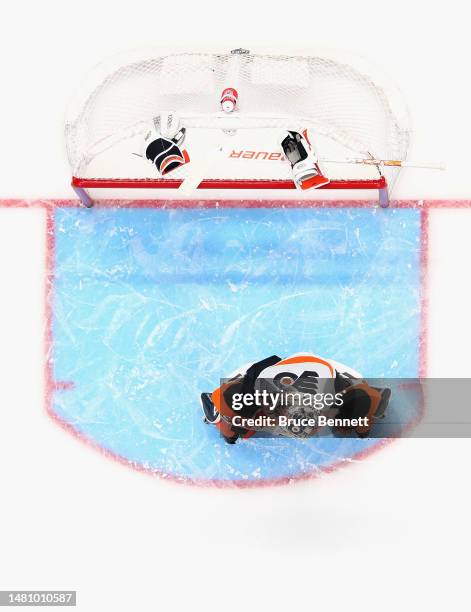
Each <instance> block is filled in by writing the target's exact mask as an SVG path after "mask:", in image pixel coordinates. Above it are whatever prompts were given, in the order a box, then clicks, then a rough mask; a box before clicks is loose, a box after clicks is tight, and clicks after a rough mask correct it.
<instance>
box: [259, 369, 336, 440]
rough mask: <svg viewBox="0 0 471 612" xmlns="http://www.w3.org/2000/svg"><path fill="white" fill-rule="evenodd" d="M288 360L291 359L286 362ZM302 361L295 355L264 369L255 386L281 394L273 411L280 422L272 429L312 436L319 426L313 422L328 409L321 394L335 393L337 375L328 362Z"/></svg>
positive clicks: (293, 435)
mask: <svg viewBox="0 0 471 612" xmlns="http://www.w3.org/2000/svg"><path fill="white" fill-rule="evenodd" d="M289 361H291V363H286V362H289ZM302 361H304V360H302ZM302 361H301V360H299V361H298V360H297V359H296V358H294V359H291V360H284V362H281V364H277V365H274V366H271V367H269V368H267V369H266V370H264V371H263V372H262V373H261V375H260V377H259V378H258V379H257V380H256V382H255V389H256V390H258V391H260V392H263V391H264V390H265V391H266V392H267V393H270V394H272V396H273V397H274V396H276V397H277V398H278V401H277V405H276V407H275V408H274V409H273V410H272V411H271V416H272V417H274V419H275V420H276V422H277V425H276V426H275V427H273V428H271V430H270V431H271V433H273V434H275V435H280V436H286V437H293V438H306V437H309V436H312V435H313V434H314V433H315V431H316V430H317V426H316V425H315V424H313V423H315V421H316V420H317V417H318V416H319V414H321V412H323V411H324V410H325V409H326V406H325V405H324V404H323V401H322V397H323V396H324V394H326V393H335V390H334V386H335V384H334V378H333V376H332V371H331V369H330V367H329V365H328V364H327V363H325V364H324V363H322V362H317V363H315V362H313V363H309V362H308V363H306V362H302ZM265 414H267V411H265Z"/></svg>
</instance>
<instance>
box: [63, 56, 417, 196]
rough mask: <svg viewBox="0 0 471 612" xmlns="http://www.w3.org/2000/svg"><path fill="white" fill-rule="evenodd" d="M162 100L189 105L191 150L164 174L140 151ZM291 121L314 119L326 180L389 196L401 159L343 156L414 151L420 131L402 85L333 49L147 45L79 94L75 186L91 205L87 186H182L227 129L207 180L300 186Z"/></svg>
mask: <svg viewBox="0 0 471 612" xmlns="http://www.w3.org/2000/svg"><path fill="white" fill-rule="evenodd" d="M226 87H233V88H235V89H237V91H238V93H239V100H238V105H237V110H236V111H234V112H233V113H230V114H227V113H224V112H222V110H221V107H220V95H221V92H222V90H223V89H224V88H226ZM163 111H173V112H175V113H177V114H178V115H179V117H180V119H181V124H182V126H183V127H185V128H186V136H185V148H186V149H187V150H188V153H189V156H190V163H188V164H187V165H185V166H182V167H181V168H178V169H177V170H175V171H174V172H171V173H169V174H168V175H166V176H164V177H162V176H159V175H158V172H157V170H156V168H155V167H154V166H153V165H152V164H151V163H149V162H148V161H147V160H145V159H144V158H143V157H142V147H143V142H144V138H145V135H146V133H148V132H149V129H150V127H151V126H152V124H153V120H154V117H156V116H158V115H159V113H160V112H163ZM286 129H291V130H297V131H301V130H307V133H308V134H309V139H310V140H311V142H312V144H313V145H314V146H315V149H316V151H317V154H318V156H319V158H320V160H321V162H320V163H321V167H322V169H323V172H324V174H326V175H327V176H328V177H329V178H330V179H331V183H330V184H329V185H327V186H326V188H331V189H332V188H345V189H379V190H380V193H382V194H383V199H384V194H386V198H387V186H388V185H389V186H391V184H392V183H393V182H394V180H395V178H396V176H397V172H398V169H387V170H386V171H384V170H382V169H381V168H380V167H379V166H375V165H365V164H354V163H344V162H347V160H351V159H352V158H354V159H358V158H360V159H369V158H375V159H399V160H405V159H406V156H407V151H408V146H409V139H410V129H409V123H408V115H407V110H406V108H405V106H404V104H403V101H402V98H401V96H400V95H399V94H398V93H397V92H396V90H394V89H393V88H391V87H390V86H389V85H387V84H385V83H383V82H381V79H378V78H374V77H372V76H371V73H370V72H367V71H365V70H363V69H362V68H358V67H354V66H353V65H351V64H350V63H347V62H344V61H339V60H338V59H334V58H332V57H330V56H327V55H322V56H320V55H319V56H309V57H303V56H287V55H280V56H277V55H263V54H253V53H249V52H246V51H244V50H235V51H232V52H230V53H222V54H214V53H171V54H168V55H164V54H161V55H158V54H152V53H151V54H149V55H142V54H140V55H137V56H134V57H128V59H126V60H122V59H118V60H117V61H114V62H112V63H111V64H110V63H109V64H104V65H102V66H101V67H99V68H97V69H96V70H95V72H94V73H93V74H92V75H91V76H90V78H89V80H88V82H87V83H85V84H84V85H83V87H82V88H81V90H80V94H79V96H78V97H76V98H75V100H74V101H73V102H72V104H71V107H70V109H69V113H68V118H67V122H66V140H67V150H68V157H69V161H70V165H71V169H72V175H73V179H72V185H73V186H74V188H75V189H76V191H77V192H78V193H79V195H80V197H81V198H82V200H83V201H84V202H85V203H86V204H90V203H91V200H90V198H88V196H87V194H86V192H85V191H84V190H85V189H87V188H113V187H118V188H123V187H126V188H178V187H180V185H181V184H182V182H183V181H184V179H185V178H186V176H188V173H189V172H191V169H192V167H194V165H195V160H201V159H205V158H209V157H211V155H212V151H214V150H215V149H217V148H218V147H219V148H220V143H221V138H224V142H225V143H226V145H225V149H224V151H223V153H222V154H221V153H219V154H218V155H217V156H216V157H214V160H213V161H210V162H208V163H207V174H206V175H204V178H202V181H201V183H200V184H199V186H200V188H208V189H212V188H221V189H226V188H231V189H247V188H249V189H294V187H295V186H294V183H293V181H292V176H291V169H290V165H289V163H288V162H287V161H286V160H285V159H284V158H283V155H282V151H281V148H280V133H281V132H282V130H286ZM227 143H229V144H228V145H227ZM192 164H193V166H192ZM309 195H310V196H312V192H311V191H310V192H309ZM87 198H88V200H89V201H85V200H87ZM383 203H384V202H383Z"/></svg>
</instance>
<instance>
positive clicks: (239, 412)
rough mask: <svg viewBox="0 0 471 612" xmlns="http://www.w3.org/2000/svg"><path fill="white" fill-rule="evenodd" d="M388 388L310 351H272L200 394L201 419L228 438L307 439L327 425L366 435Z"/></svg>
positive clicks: (380, 413) (230, 440) (340, 431)
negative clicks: (284, 355) (284, 354)
mask: <svg viewBox="0 0 471 612" xmlns="http://www.w3.org/2000/svg"><path fill="white" fill-rule="evenodd" d="M390 396H391V391H390V389H388V388H378V387H372V386H370V385H369V384H368V382H367V381H366V380H365V379H364V378H363V377H362V376H361V374H359V373H358V372H355V371H354V370H353V369H351V368H349V367H347V366H345V365H343V364H341V363H338V362H336V361H333V360H332V359H322V358H320V357H318V356H316V355H313V354H310V353H298V354H296V355H292V356H291V357H288V358H285V359H281V358H280V357H277V356H276V355H273V356H272V357H267V358H266V359H262V360H261V361H258V362H255V363H250V364H247V365H244V366H242V367H241V368H239V369H238V370H237V371H236V372H233V373H232V374H231V375H230V376H229V377H228V378H227V379H225V381H224V382H223V383H222V384H221V386H220V387H218V388H217V389H216V390H215V391H213V392H212V393H202V394H201V404H202V408H203V412H204V420H205V422H206V423H208V424H214V425H215V426H216V427H217V428H218V429H219V431H220V433H221V435H222V436H223V437H224V439H225V440H226V442H228V443H230V444H234V443H235V442H236V441H237V440H238V439H239V438H249V437H251V436H252V435H254V434H255V433H256V432H262V433H263V434H264V435H267V434H272V435H276V436H287V437H292V438H306V437H311V436H314V435H320V433H321V430H322V428H323V427H324V428H326V427H327V428H328V429H329V430H330V431H332V432H333V433H334V434H336V435H348V434H354V435H357V436H359V437H366V436H368V434H369V433H370V430H371V427H372V425H373V423H374V420H375V419H378V418H381V417H382V416H383V415H384V413H385V411H386V408H387V406H388V403H389V399H390Z"/></svg>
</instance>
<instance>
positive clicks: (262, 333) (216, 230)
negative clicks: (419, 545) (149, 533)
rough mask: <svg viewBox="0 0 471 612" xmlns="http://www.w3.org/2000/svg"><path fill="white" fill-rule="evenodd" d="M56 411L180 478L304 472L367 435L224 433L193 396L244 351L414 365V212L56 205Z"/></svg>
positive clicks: (375, 367) (358, 446)
mask: <svg viewBox="0 0 471 612" xmlns="http://www.w3.org/2000/svg"><path fill="white" fill-rule="evenodd" d="M54 223H55V227H54V231H55V241H56V248H55V275H54V283H55V284H54V300H53V304H52V308H53V358H54V377H55V380H63V381H71V382H73V383H74V384H73V387H72V388H67V389H66V390H61V391H56V393H55V396H54V402H53V409H54V411H55V412H56V413H57V414H58V415H59V416H60V417H61V418H62V419H64V420H65V421H67V422H68V423H70V424H71V425H73V427H74V428H76V429H77V430H78V431H80V432H81V433H83V434H85V435H86V436H87V437H89V438H91V439H93V440H94V441H95V442H97V443H98V444H99V445H100V446H102V447H103V448H105V449H107V450H109V451H111V452H112V453H114V454H116V455H119V456H121V457H123V458H126V459H128V460H130V461H132V462H135V463H137V464H138V465H141V466H142V467H145V468H148V469H149V470H155V471H157V472H159V473H163V474H166V475H170V476H175V477H180V476H181V477H187V478H191V479H196V480H199V479H201V480H203V479H204V480H208V479H209V480H211V479H214V480H223V481H225V480H226V481H238V480H261V481H263V480H264V479H276V478H286V477H289V476H296V475H299V474H303V473H309V472H314V471H316V470H318V469H319V468H325V467H328V466H331V465H333V464H335V463H337V462H338V461H343V460H345V459H348V458H350V457H352V456H354V455H356V454H357V453H359V452H361V451H364V450H366V449H368V448H370V447H371V446H372V445H375V444H377V442H378V441H377V440H369V439H366V440H360V439H337V438H331V437H327V438H322V439H319V438H317V439H309V440H297V441H296V440H291V439H289V440H288V439H281V438H279V439H261V438H253V439H251V440H248V441H242V442H240V443H238V444H236V445H234V446H228V445H226V444H225V442H224V441H223V440H222V439H221V438H220V437H219V434H218V432H217V431H216V429H215V428H213V427H208V426H206V425H204V424H203V422H202V420H201V415H200V409H199V395H200V393H201V392H202V391H212V390H213V389H214V388H215V387H217V386H218V384H219V380H220V378H221V377H223V376H225V375H227V374H228V373H229V372H231V371H232V370H234V369H235V368H237V367H238V366H240V365H241V364H243V363H246V362H250V361H255V360H258V359H261V358H263V357H266V356H268V355H272V354H277V355H280V356H282V357H283V356H288V355H290V354H293V353H297V352H300V351H309V352H315V353H317V354H319V355H321V356H324V357H331V358H334V359H337V360H339V361H342V362H344V363H346V364H348V365H350V366H351V367H353V368H355V369H356V370H359V371H360V372H362V373H363V374H364V375H365V376H371V377H391V378H400V377H416V376H418V362H419V356H418V350H419V333H420V248H421V244H420V212H419V211H417V210H413V209H391V210H378V209H348V208H347V209H334V208H325V209H287V208H286V209H282V208H280V209H277V208H270V209H267V208H263V209H245V208H241V209H219V210H215V209H190V210H182V209H180V210H178V209H177V210H156V209H145V208H144V209H117V208H115V209H104V208H102V209H94V210H85V209H75V208H63V209H58V210H57V211H56V214H55V222H54Z"/></svg>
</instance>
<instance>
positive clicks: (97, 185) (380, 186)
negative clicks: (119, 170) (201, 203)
mask: <svg viewBox="0 0 471 612" xmlns="http://www.w3.org/2000/svg"><path fill="white" fill-rule="evenodd" d="M182 183H183V180H182V179H168V178H166V179H121V178H111V179H99V178H80V177H76V176H73V177H72V183H71V185H72V188H73V190H74V191H75V193H76V194H77V196H78V197H79V199H80V201H81V202H82V204H83V205H84V206H85V207H87V208H91V207H92V206H93V205H94V200H93V198H92V197H91V195H90V193H89V191H88V190H89V189H173V190H177V189H178V188H179V187H180V185H181V184H182ZM197 189H198V190H201V189H209V190H213V189H221V190H225V189H233V190H249V189H252V190H267V189H271V190H283V189H287V190H293V189H296V185H295V184H294V182H293V181H290V180H287V179H282V180H273V179H203V180H202V181H201V183H200V184H199V186H198V188H197ZM319 189H335V190H346V189H350V190H359V189H360V190H361V189H365V190H371V189H374V190H377V191H378V202H379V205H380V206H381V207H382V208H387V207H388V206H389V189H388V182H387V180H386V177H385V176H384V175H382V174H381V175H379V176H378V178H376V179H363V180H362V179H358V180H354V179H351V180H332V181H331V182H330V183H328V184H327V185H323V186H322V187H320V188H319ZM315 191H317V190H315ZM303 194H306V192H303Z"/></svg>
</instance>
